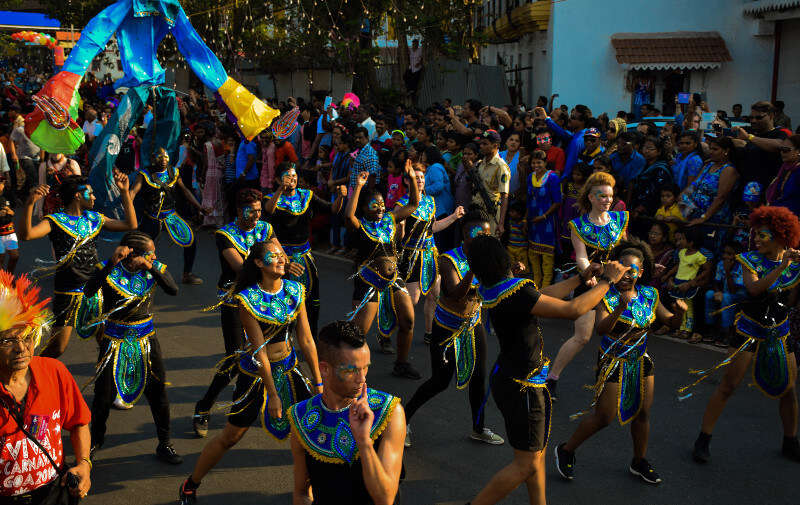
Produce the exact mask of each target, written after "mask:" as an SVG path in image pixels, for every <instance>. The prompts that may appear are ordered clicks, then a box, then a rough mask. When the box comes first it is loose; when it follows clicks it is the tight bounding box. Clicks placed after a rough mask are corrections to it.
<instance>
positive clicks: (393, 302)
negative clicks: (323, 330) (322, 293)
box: [345, 161, 421, 379]
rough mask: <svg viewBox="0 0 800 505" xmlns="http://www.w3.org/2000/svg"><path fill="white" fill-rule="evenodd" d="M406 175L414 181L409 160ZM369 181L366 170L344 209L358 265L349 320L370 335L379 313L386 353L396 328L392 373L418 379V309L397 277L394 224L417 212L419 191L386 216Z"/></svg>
mask: <svg viewBox="0 0 800 505" xmlns="http://www.w3.org/2000/svg"><path fill="white" fill-rule="evenodd" d="M405 172H406V174H407V175H408V177H414V169H413V168H412V166H411V161H407V162H406V166H405ZM368 179H369V173H368V172H361V173H360V174H358V178H357V179H356V187H355V189H354V190H353V195H352V196H351V197H350V200H348V202H347V210H346V211H345V219H346V220H347V226H348V227H349V228H350V229H351V230H353V232H354V241H355V244H356V246H355V249H356V259H355V263H356V265H358V271H357V273H356V276H355V278H354V279H353V312H352V313H351V317H352V318H353V319H354V320H355V322H356V324H358V326H359V327H360V328H361V331H362V333H364V334H365V335H366V334H367V332H368V331H369V329H370V327H371V326H372V321H373V319H375V314H378V341H379V342H380V345H381V350H382V351H383V352H385V353H391V352H393V351H391V345H390V344H389V337H390V336H391V334H392V332H393V331H394V330H395V328H396V329H397V361H395V363H394V368H393V369H392V374H393V375H395V376H398V377H405V378H407V379H419V378H420V377H421V375H420V374H419V372H417V371H416V370H414V368H413V367H412V366H411V363H409V361H408V353H409V351H410V350H411V339H412V338H413V336H414V306H413V305H412V303H411V298H410V297H409V296H408V291H407V290H406V287H405V282H404V281H403V279H400V278H398V272H397V251H396V249H395V233H396V231H397V225H396V223H397V222H399V221H403V220H404V219H406V218H407V217H408V216H410V215H411V213H412V212H414V211H415V210H417V205H419V189H418V187H417V185H416V184H412V185H411V198H410V199H409V202H408V205H405V206H403V207H395V209H394V210H393V211H391V212H386V208H385V207H384V202H383V196H382V195H381V194H380V193H379V192H378V191H375V190H371V189H368V190H366V191H364V192H363V193H362V191H363V187H364V185H365V184H367V180H368ZM356 207H358V208H359V210H360V211H361V214H362V216H361V217H360V218H357V217H356ZM379 307H380V311H379ZM379 312H380V313H379Z"/></svg>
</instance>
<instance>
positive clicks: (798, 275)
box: [679, 207, 800, 463]
mask: <svg viewBox="0 0 800 505" xmlns="http://www.w3.org/2000/svg"><path fill="white" fill-rule="evenodd" d="M750 227H751V228H752V230H753V231H755V245H756V250H754V251H748V252H745V253H742V254H739V255H738V256H737V257H736V260H737V261H738V262H739V263H741V264H742V267H743V271H742V274H743V278H744V287H745V289H746V290H747V295H748V298H747V300H745V301H744V302H740V303H739V305H738V308H739V310H738V313H737V314H736V319H735V322H734V326H735V327H736V333H735V334H734V335H733V337H731V340H730V342H729V347H728V357H727V358H726V359H725V360H724V361H722V362H721V363H719V364H718V365H716V366H715V367H713V368H711V369H709V370H705V371H700V372H695V374H697V375H699V376H700V380H703V379H705V378H706V377H708V376H709V375H710V374H711V372H713V371H714V370H716V369H718V368H721V367H723V366H727V370H726V371H725V375H724V376H723V377H722V381H720V383H719V386H717V389H716V390H715V391H714V394H713V395H712V396H711V398H710V399H709V400H708V405H706V411H705V414H703V424H702V426H701V428H700V434H699V435H698V436H697V440H696V441H695V443H694V451H693V457H694V460H695V461H696V462H698V463H707V462H708V461H709V460H710V459H711V453H710V451H709V444H710V442H711V433H712V432H713V431H714V426H715V425H716V424H717V420H719V416H720V415H722V410H723V409H724V408H725V405H726V404H727V402H728V400H729V399H730V397H731V396H732V395H733V392H734V391H735V390H736V388H737V387H738V386H739V383H740V382H741V381H742V379H743V378H744V374H745V373H746V372H747V369H748V368H749V367H750V362H751V361H753V358H755V363H753V381H754V382H755V384H756V386H757V387H758V389H760V390H761V392H762V393H764V394H765V395H766V396H767V397H769V398H774V399H777V400H778V402H779V412H780V417H781V422H782V424H783V448H782V453H783V456H784V457H785V458H787V459H789V460H792V461H796V462H800V442H798V439H797V417H798V415H797V392H796V382H797V361H796V359H795V355H794V349H792V348H791V347H790V346H789V345H788V343H787V338H788V337H789V320H788V314H789V309H790V305H789V299H790V296H791V294H792V291H793V290H796V289H797V286H798V285H800V251H798V250H796V249H794V248H795V247H797V245H798V243H799V242H800V221H798V218H797V216H796V215H795V214H794V213H793V212H792V211H790V210H789V209H787V208H786V207H759V208H757V209H755V210H754V211H753V212H752V213H751V214H750ZM700 380H698V381H697V382H699V381H700ZM697 382H695V384H696V383H697ZM686 389H688V387H687V388H681V390H679V391H680V392H683V391H685V390H686Z"/></svg>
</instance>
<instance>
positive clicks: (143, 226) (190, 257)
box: [139, 213, 197, 274]
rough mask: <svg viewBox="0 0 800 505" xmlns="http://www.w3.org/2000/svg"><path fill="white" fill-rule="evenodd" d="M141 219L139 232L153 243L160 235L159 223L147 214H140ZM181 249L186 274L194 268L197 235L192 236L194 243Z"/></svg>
mask: <svg viewBox="0 0 800 505" xmlns="http://www.w3.org/2000/svg"><path fill="white" fill-rule="evenodd" d="M142 218H143V219H141V220H140V221H139V231H141V232H144V233H146V234H148V235H149V236H150V238H151V239H153V242H155V241H156V240H157V239H158V236H159V235H160V234H161V221H158V220H157V219H153V218H152V217H150V216H148V215H147V214H144V213H142ZM182 249H183V273H185V274H188V273H191V272H192V268H193V267H194V258H195V256H197V235H195V236H194V241H192V245H190V246H189V247H182Z"/></svg>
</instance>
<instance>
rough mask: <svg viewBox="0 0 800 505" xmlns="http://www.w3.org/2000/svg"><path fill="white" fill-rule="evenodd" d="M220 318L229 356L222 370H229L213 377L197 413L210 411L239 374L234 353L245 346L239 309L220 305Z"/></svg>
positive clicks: (227, 355)
mask: <svg viewBox="0 0 800 505" xmlns="http://www.w3.org/2000/svg"><path fill="white" fill-rule="evenodd" d="M220 320H221V322H222V339H223V340H224V342H225V356H226V357H228V358H227V359H226V360H225V361H224V362H223V363H222V367H221V369H222V370H227V372H217V373H215V374H214V378H213V379H211V384H210V385H209V386H208V390H207V391H206V394H205V395H204V396H203V398H202V399H201V400H200V401H199V402H197V405H195V413H198V412H203V413H205V412H208V411H209V410H211V407H213V406H214V402H216V401H217V397H218V396H219V394H220V393H221V392H222V390H223V389H225V388H226V387H227V386H228V384H230V382H231V381H232V380H233V379H234V378H235V377H236V376H237V375H238V374H239V365H238V364H237V363H236V360H237V359H238V358H237V357H236V356H235V355H234V353H235V352H236V351H238V350H240V349H242V348H244V330H243V329H242V320H241V319H239V309H237V308H236V307H228V306H227V305H223V306H222V307H220Z"/></svg>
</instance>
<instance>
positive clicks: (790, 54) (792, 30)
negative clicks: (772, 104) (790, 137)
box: [777, 19, 800, 129]
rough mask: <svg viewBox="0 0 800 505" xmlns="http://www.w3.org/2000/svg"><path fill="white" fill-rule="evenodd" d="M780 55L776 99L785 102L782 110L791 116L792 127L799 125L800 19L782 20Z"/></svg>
mask: <svg viewBox="0 0 800 505" xmlns="http://www.w3.org/2000/svg"><path fill="white" fill-rule="evenodd" d="M782 23H783V26H782V27H781V31H782V35H781V55H780V66H779V67H778V93H777V99H778V100H783V101H784V102H785V103H786V108H785V109H784V112H785V113H786V115H787V116H789V117H790V118H792V127H793V128H795V129H796V128H797V127H798V125H800V61H799V60H798V57H797V48H799V47H800V19H790V20H786V21H782Z"/></svg>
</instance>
